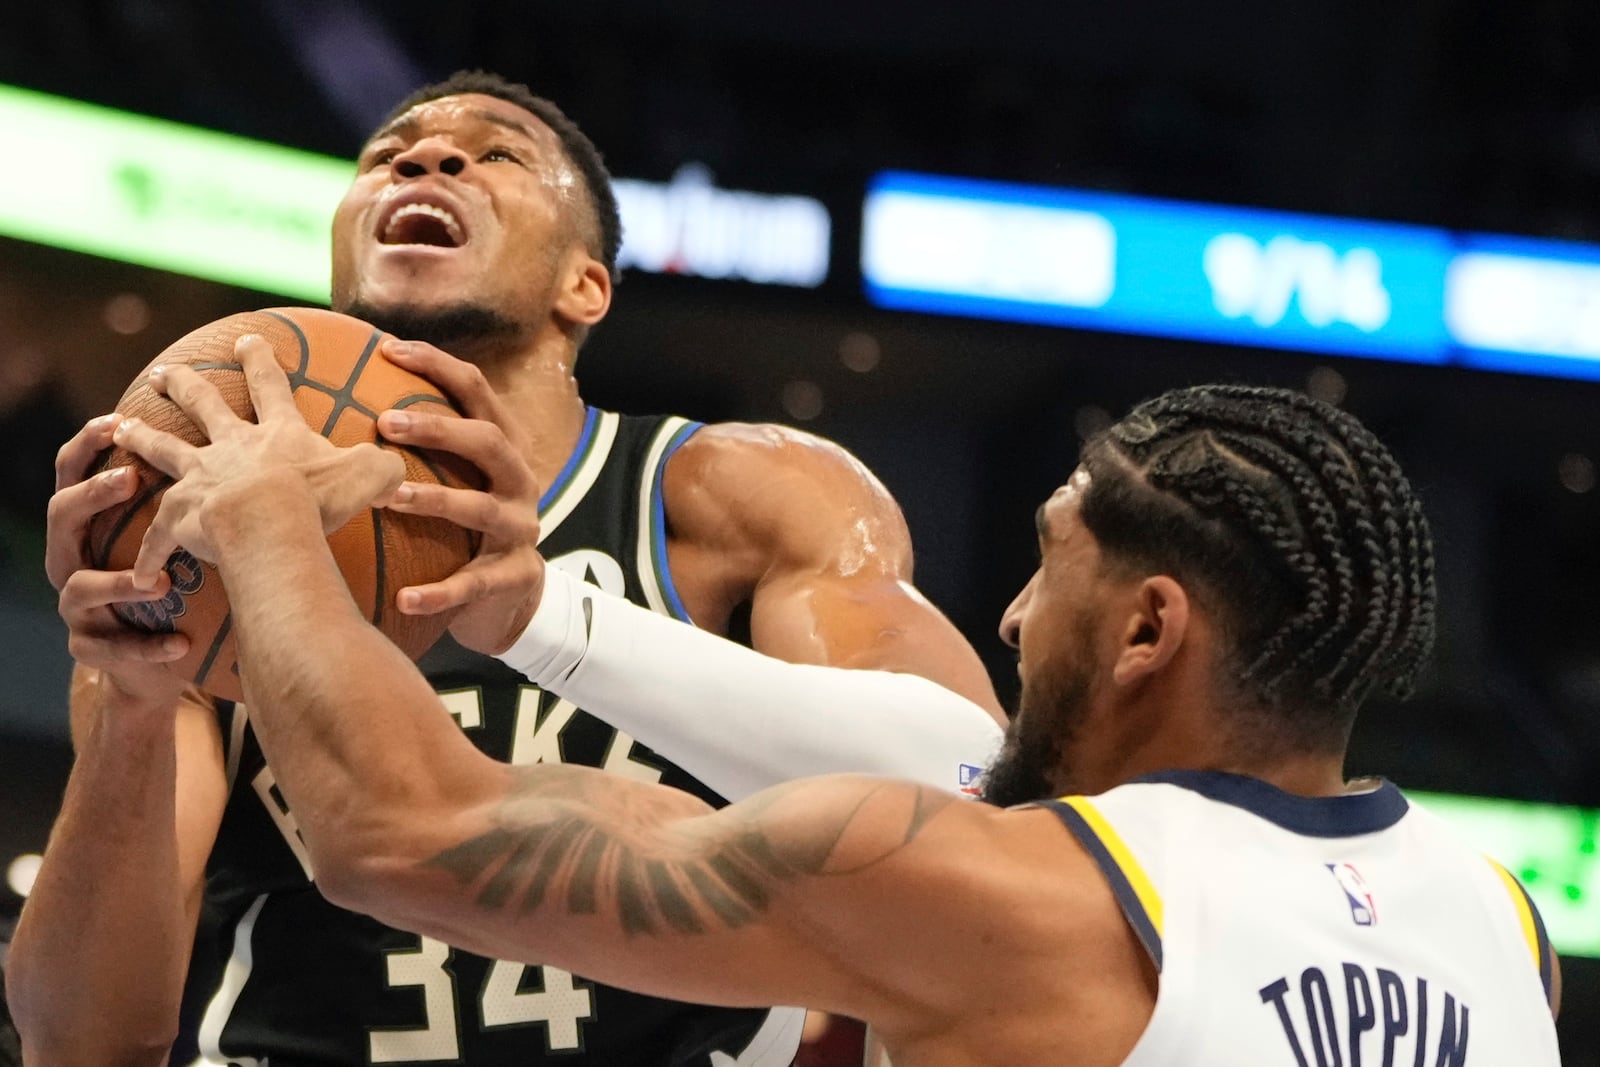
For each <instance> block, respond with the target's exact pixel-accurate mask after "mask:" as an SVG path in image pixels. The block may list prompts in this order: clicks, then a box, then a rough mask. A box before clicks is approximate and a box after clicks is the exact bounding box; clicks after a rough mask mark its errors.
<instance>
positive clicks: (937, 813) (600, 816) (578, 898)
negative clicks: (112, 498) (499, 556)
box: [205, 481, 1015, 1025]
mask: <svg viewBox="0 0 1600 1067" xmlns="http://www.w3.org/2000/svg"><path fill="white" fill-rule="evenodd" d="M205 511H206V514H207V516H208V518H207V520H206V526H207V536H208V538H210V539H211V540H212V543H213V544H214V545H215V548H216V551H217V553H218V559H217V563H218V567H219V570H220V571H221V573H222V576H223V580H224V582H225V583H226V584H227V587H228V593H229V598H230V601H231V603H232V606H233V611H234V623H235V626H236V627H237V631H236V632H237V634H238V640H239V641H240V651H241V656H240V661H241V664H242V667H243V681H244V687H245V692H246V694H247V696H248V697H249V699H250V702H251V706H252V709H253V712H254V722H255V726H256V729H257V732H258V735H259V737H260V740H261V743H262V747H263V749H264V750H265V752H266V754H267V758H268V759H269V760H270V761H271V763H272V765H273V767H274V768H275V769H276V771H277V774H278V781H279V784H280V786H281V788H282V789H283V790H284V793H285V795H286V796H287V798H288V799H289V802H290V803H291V804H293V805H294V808H295V811H296V816H297V818H298V820H299V822H300V828H301V831H302V833H303V834H304V837H305V840H306V844H307V847H308V849H309V850H310V852H311V858H312V863H313V865H314V866H315V867H316V869H317V871H318V873H319V886H320V887H321V889H322V891H323V893H324V894H326V895H327V896H328V897H329V898H330V899H331V900H333V901H335V902H336V903H339V904H341V905H343V906H345V907H349V908H352V909H354V910H358V911H364V912H368V913H370V914H372V915H374V916H376V917H377V918H379V919H381V920H383V921H385V922H387V923H390V924H392V925H396V926H399V927H402V928H407V929H415V930H418V931H421V932H423V933H426V934H428V935H430V936H433V937H437V938H439V939H441V940H444V941H447V942H448V943H451V944H455V945H458V946H460V947H463V948H466V949H468V950H471V951H475V952H480V953H484V954H488V955H491V956H495V957H498V958H509V959H522V960H526V961H532V962H544V963H551V964H554V965H556V966H560V967H563V968H567V969H570V970H573V971H575V972H578V973H582V974H584V975H587V976H589V977H592V978H595V979H597V980H600V981H605V982H610V983H616V984H621V985H624V986H626V987H628V988H634V989H639V990H642V991H646V992H653V993H657V994H662V995H668V996H673V997H678V998H682V999H690V1000H696V1001H702V1002H713V1003H722V1004H735V1005H764V1004H770V1003H807V1004H814V1005H818V1006H821V1007H826V1008H830V1009H832V1010H837V1011H844V1012H849V1013H851V1014H855V1015H858V1016H863V1017H866V1018H870V1019H874V1020H875V1021H887V1022H889V1023H891V1025H905V1021H904V1019H903V1018H902V1015H903V1014H905V1013H911V1014H915V1013H920V1012H923V1011H927V1010H929V1008H928V1007H927V1005H928V1003H929V1002H930V1001H936V1002H939V1003H942V1004H945V1005H952V1004H955V1003H958V1002H959V1000H960V998H961V997H962V996H966V995H968V994H969V992H970V991H966V992H959V993H958V990H957V987H958V986H961V985H963V984H964V982H963V980H962V979H961V975H963V974H965V973H966V972H965V970H964V969H963V968H959V967H939V966H934V965H932V964H931V963H929V961H928V960H927V959H925V957H927V956H929V955H930V954H933V955H936V956H939V957H943V956H950V957H952V958H954V957H959V955H960V954H961V953H962V952H968V953H982V952H988V951H993V949H992V948H985V947H983V946H981V945H980V940H981V939H982V938H983V937H984V936H992V931H990V932H989V933H988V934H987V935H986V934H985V930H984V927H983V924H979V923H973V922H971V921H970V920H971V917H972V916H973V915H977V914H982V913H984V912H986V911H989V910H991V909H995V908H998V907H999V906H1000V905H999V904H998V903H997V900H998V899H999V896H1000V890H999V889H998V888H997V887H998V886H999V885H1000V884H1001V878H1002V874H1001V873H1000V872H1001V871H1002V870H1003V869H1009V868H1011V867H1012V866H1014V865H1015V861H1014V860H1013V858H1012V857H1010V856H1009V855H1006V856H1005V857H1004V862H997V861H996V860H995V859H994V858H993V857H989V858H988V859H987V861H986V859H985V856H984V853H983V851H981V850H983V849H994V848H996V847H997V846H996V839H995V838H993V837H990V836H988V835H986V834H985V833H984V829H983V828H984V826H986V825H987V823H988V822H989V821H991V820H995V819H1003V818H1006V817H1007V816H1004V815H1002V814H1001V813H998V812H996V811H994V810H993V809H989V808H986V807H983V806H980V805H970V804H964V803H960V802H959V801H958V800H957V799H956V798H954V797H952V796H950V795H949V794H947V793H944V792H941V791H938V790H934V789H930V788H927V787H919V786H916V785H912V784H909V783H899V782H889V781H883V780H878V779H864V778H832V779H818V780H813V781H808V782H802V783H791V784H789V785H786V786H780V787H778V788H776V789H773V790H769V791H767V792H765V793H762V794H760V795H759V796H757V797H754V798H751V799H749V800H747V801H743V802H741V803H739V804H736V805H733V806H731V807H729V808H726V809H724V810H722V811H720V812H712V811H711V810H710V809H709V808H708V807H707V806H706V805H704V804H703V803H701V802H700V801H698V800H697V799H695V798H693V797H690V796H688V795H687V794H684V793H681V792H679V791H676V790H672V789H668V788H665V787H661V786H656V785H647V784H644V783H639V782H633V781H629V780H624V779H619V778H618V777H617V776H614V775H606V774H604V773H603V772H599V771H595V770H591V769H588V768H579V767H569V766H562V765H538V766H534V767H511V766H506V765H504V764H500V763H497V762H495V761H492V760H489V759H487V758H486V757H484V756H482V755H481V754H480V753H479V752H478V751H477V750H476V749H475V748H474V747H473V746H472V745H471V744H470V742H468V741H467V740H466V739H465V737H464V736H463V735H462V734H461V731H460V730H459V728H457V727H456V726H455V725H454V723H453V721H452V720H451V719H450V717H449V716H448V715H447V714H445V713H444V711H443V709H442V707H441V706H440V704H439V702H438V698H437V696H436V695H435V694H434V693H433V691H432V690H431V688H430V687H429V686H428V684H427V682H426V680H425V679H423V677H422V676H421V675H420V674H419V673H418V672H417V671H416V669H415V667H414V666H413V665H411V664H410V663H409V662H408V661H407V660H406V658H405V657H404V655H403V654H402V653H400V652H399V651H398V650H397V649H396V648H395V647H394V646H393V644H392V643H390V642H388V641H387V640H385V639H384V638H383V637H382V636H381V635H380V634H379V633H378V632H377V631H376V630H374V629H373V628H372V627H371V626H370V624H368V623H367V622H366V621H365V620H364V619H363V618H362V617H361V615H360V614H359V612H358V610H357V608H356V606H355V604H354V603H353V601H351V600H350V598H349V597H348V595H347V594H346V593H345V592H344V584H343V581H342V579H341V578H340V576H339V573H338V571H337V569H336V568H335V566H334V564H333V562H332V559H331V557H330V556H329V555H328V552H327V549H326V547H325V544H324V542H323V539H322V536H321V532H320V527H319V524H318V522H317V511H316V507H315V505H314V503H312V502H311V501H310V500H309V498H308V496H307V495H305V494H304V493H303V492H298V493H297V492H296V487H294V486H292V485H289V484H286V483H284V482H263V481H256V482H254V483H252V485H251V488H250V490H249V491H248V492H247V493H243V494H240V495H234V494H230V493H226V492H221V493H216V494H213V496H212V499H211V502H210V503H209V504H208V505H207V506H206V509H205ZM311 613H316V615H317V618H318V626H319V633H320V634H321V635H322V638H323V639H322V640H319V641H318V642H317V643H316V646H315V648H308V647H307V646H306V644H305V642H303V641H302V640H300V639H299V635H300V633H301V629H302V623H301V620H303V619H304V618H306V617H308V615H309V614H311ZM1012 817H1013V818H1015V816H1012ZM935 830H937V831H938V832H937V833H934V831H935ZM925 838H926V839H925ZM957 857H959V862H957ZM906 879H911V880H912V884H916V883H917V882H918V881H919V880H920V883H921V884H918V885H917V887H916V889H915V890H914V891H909V890H908V889H907V888H906ZM919 925H922V926H923V927H924V928H928V929H933V928H936V929H939V930H940V931H941V937H940V938H939V939H938V944H937V945H932V946H930V945H927V944H921V945H919V944H917V943H916V938H915V937H913V936H912V934H913V931H914V930H915V929H917V927H918V926H919ZM923 940H924V942H926V939H923ZM925 963H927V964H929V965H930V966H932V969H933V971H934V972H935V974H933V975H930V974H929V973H928V971H927V969H926V968H925V967H924V966H922V964H925ZM897 975H898V977H896V976H897Z"/></svg>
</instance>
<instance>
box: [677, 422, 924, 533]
mask: <svg viewBox="0 0 1600 1067" xmlns="http://www.w3.org/2000/svg"><path fill="white" fill-rule="evenodd" d="M663 492H664V494H665V498H666V506H667V511H668V514H669V517H670V519H671V521H672V525H673V529H674V535H675V536H678V537H683V538H687V539H689V540H694V541H706V540H710V541H717V542H723V541H732V542H740V543H750V542H754V543H756V544H759V545H761V546H763V547H765V548H767V549H769V550H782V549H783V548H784V547H785V546H788V547H790V548H794V549H796V550H800V551H802V552H805V553H806V554H809V550H810V549H815V548H816V547H818V546H817V545H816V544H815V542H816V541H818V540H819V539H820V540H821V541H824V542H827V543H830V544H831V543H834V542H836V541H837V540H838V539H839V538H841V537H843V538H846V539H851V540H870V541H871V542H872V545H873V546H874V548H875V549H876V550H878V551H882V550H884V549H888V550H890V551H891V552H895V553H900V552H904V551H907V550H908V545H909V534H908V532H907V531H906V527H905V520H904V518H903V517H902V516H901V514H900V508H899V505H897V504H896V503H895V500H894V497H893V496H892V495H890V493H889V490H888V489H887V488H886V487H885V486H884V484H883V483H882V482H881V481H879V480H878V478H877V477H876V476H875V475H874V474H873V473H872V471H871V470H869V469H868V468H867V466H866V465H865V464H864V463H862V462H861V461H860V460H859V459H857V458H856V457H855V456H854V455H852V454H851V453H850V452H849V451H848V450H847V449H845V448H844V447H842V446H841V445H839V444H837V443H835V442H833V441H829V440H828V439H826V438H823V437H818V436H817V435H815V434H811V433H806V432H805V431H803V430H797V429H794V428H792V427H788V426H780V425H776V424H773V423H746V422H724V423H713V424H709V425H707V426H704V427H702V428H701V429H700V430H698V431H697V432H696V433H695V434H694V435H693V436H691V437H690V438H689V439H688V440H686V441H685V442H684V443H683V445H682V447H680V448H679V449H678V450H677V452H675V453H673V455H672V458H671V459H670V460H669V462H668V464H667V469H666V471H665V473H664V475H663Z"/></svg>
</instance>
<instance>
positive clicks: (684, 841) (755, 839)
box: [424, 765, 954, 936]
mask: <svg viewBox="0 0 1600 1067" xmlns="http://www.w3.org/2000/svg"><path fill="white" fill-rule="evenodd" d="M574 771H577V772H578V773H576V774H575V773H572V772H574ZM806 788H808V786H806V784H804V783H793V784H791V785H789V786H785V787H780V788H779V789H775V790H771V791H769V792H768V793H766V794H763V795H762V797H760V798H759V799H757V800H755V801H753V802H750V801H747V802H746V803H745V804H744V805H743V807H742V808H741V817H740V819H739V821H738V822H737V823H733V824H730V823H727V822H721V823H720V824H718V827H717V829H716V830H715V831H711V832H705V831H703V830H702V831H701V832H699V833H698V835H697V834H695V833H693V832H691V831H687V830H682V829H677V828H667V829H665V830H663V829H662V824H663V822H664V821H665V820H664V818H663V815H662V813H661V811H660V808H659V801H658V800H657V798H656V797H654V796H646V797H641V796H640V795H639V794H637V793H633V792H631V791H626V790H619V789H618V788H617V787H616V783H615V780H614V779H610V778H607V777H603V776H601V775H598V774H596V773H595V772H593V771H589V770H586V769H579V768H566V767H552V766H548V765H546V766H540V767H538V768H526V769H522V770H521V771H520V773H519V774H518V777H517V778H516V781H515V784H514V786H513V789H512V794H511V795H510V796H509V797H507V798H506V800H505V801H504V802H503V803H502V804H501V807H500V810H499V813H498V815H497V822H498V823H499V825H498V826H496V827H494V828H493V829H491V830H488V831H486V832H485V833H482V834H479V835H478V836H476V837H473V838H471V839H469V840H466V841H463V842H462V843H461V844H459V845H457V846H455V847H454V848H450V849H447V850H446V851H444V852H441V853H440V854H439V855H437V856H435V857H433V858H432V859H431V860H428V861H427V862H426V863H425V864H424V866H426V867H429V868H433V869H437V870H442V871H445V872H446V873H448V874H450V875H451V876H452V877H454V878H455V879H456V880H457V881H458V882H460V883H461V884H463V885H467V886H473V887H476V890H477V892H476V895H475V897H474V900H475V902H476V903H477V905H478V907H480V908H482V909H484V910H486V911H503V910H507V909H512V910H514V911H515V912H516V913H518V914H526V913H528V912H531V911H534V910H536V909H538V908H539V907H541V906H544V905H546V904H547V903H548V904H549V905H551V906H558V907H561V908H562V909H563V910H565V911H566V912H569V913H572V914H577V915H593V914H597V913H599V912H600V911H602V910H603V909H604V908H606V907H607V906H608V905H611V906H614V907H615V909H616V913H617V916H618V920H619V922H620V923H621V926H622V929H623V931H624V933H626V934H628V935H630V936H632V935H634V934H641V935H646V936H653V935H657V934H661V933H663V932H666V931H672V932H675V933H679V934H704V933H709V932H713V931H715V930H718V929H734V928H737V927H740V926H743V925H744V924H745V923H747V922H749V921H750V920H751V919H753V918H754V917H755V916H756V915H758V914H759V913H761V912H763V911H765V910H766V908H767V907H768V906H769V904H770V903H771V898H772V890H773V889H774V887H776V886H778V885H779V884H781V883H785V882H789V881H792V880H794V879H796V878H800V877H805V876H835V875H841V874H850V873H854V872H856V871H860V870H864V869H866V868H868V867H871V866H873V865H875V864H877V863H880V862H882V861H883V860H884V859H887V858H888V857H889V856H891V855H893V854H894V853H896V852H898V851H899V850H900V849H902V848H904V847H905V846H906V845H908V844H909V843H910V842H911V841H912V840H913V839H915V838H916V836H917V835H918V834H919V833H920V832H921V831H922V829H923V827H925V826H926V825H927V823H928V821H929V820H930V819H931V818H932V817H933V816H934V815H936V814H937V813H938V812H939V811H941V810H943V808H944V807H945V806H946V805H947V804H949V803H951V802H953V800H954V798H953V797H951V796H950V795H949V794H947V793H944V792H942V791H940V790H936V789H929V788H922V787H914V786H910V785H905V784H898V783H889V782H882V783H874V782H863V783H862V784H861V786H860V793H859V795H858V796H856V797H854V798H853V800H852V801H850V802H848V803H838V801H837V800H835V801H834V802H833V805H831V806H828V807H826V808H825V809H819V810H816V811H812V812H809V813H808V817H806V818H804V819H792V818H791V819H785V820H783V821H782V822H781V823H780V822H779V821H778V820H775V819H774V818H772V815H773V812H774V809H775V808H777V807H778V806H780V805H787V806H789V810H793V806H794V805H803V804H804V803H805V799H804V796H803V795H800V796H797V795H796V793H797V791H799V790H804V789H806ZM835 808H836V810H835ZM869 809H870V810H871V813H872V818H873V819H874V820H888V822H887V823H886V825H891V826H892V827H893V832H892V833H890V834H883V833H882V832H881V831H874V834H875V836H878V837H881V838H882V840H883V841H884V842H885V844H883V845H881V846H877V847H875V848H873V849H869V850H868V854H867V855H866V856H864V857H858V858H856V859H855V860H853V861H852V862H851V864H850V865H849V867H848V868H846V867H844V866H842V865H841V864H840V863H839V861H838V860H837V859H836V858H834V851H835V848H836V847H837V846H838V844H839V842H840V841H841V840H842V839H843V838H844V837H845V835H846V834H847V833H848V832H849V831H850V830H851V828H852V827H858V828H859V827H860V826H861V825H862V823H861V820H862V819H863V816H864V813H865V812H867V811H868V810H869Z"/></svg>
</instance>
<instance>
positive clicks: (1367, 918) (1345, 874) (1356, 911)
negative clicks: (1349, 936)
mask: <svg viewBox="0 0 1600 1067" xmlns="http://www.w3.org/2000/svg"><path fill="white" fill-rule="evenodd" d="M1324 866H1326V867H1327V868H1328V870H1329V871H1330V872H1331V873H1332V874H1333V880H1334V881H1336V882H1338V883H1339V888H1340V889H1343V890H1344V896H1345V899H1346V900H1347V901H1349V902H1350V921H1351V922H1353V923H1355V924H1356V925H1357V926H1372V925H1374V924H1375V923H1377V921H1378V907H1377V905H1376V904H1374V903H1373V902H1372V891H1371V890H1369V889H1368V888H1367V882H1366V879H1364V878H1362V877H1361V872H1360V871H1358V870H1356V869H1355V868H1354V867H1352V866H1351V865H1350V864H1348V863H1329V864H1325V865H1324Z"/></svg>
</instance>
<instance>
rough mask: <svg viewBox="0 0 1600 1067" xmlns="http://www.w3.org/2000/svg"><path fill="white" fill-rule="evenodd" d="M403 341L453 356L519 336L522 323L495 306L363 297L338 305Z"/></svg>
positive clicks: (464, 354)
mask: <svg viewBox="0 0 1600 1067" xmlns="http://www.w3.org/2000/svg"><path fill="white" fill-rule="evenodd" d="M335 310H337V311H341V312H343V313H344V314H346V315H352V316H354V317H355V318H358V319H361V320H362V321H364V322H368V323H370V324H372V325H373V326H376V327H377V328H378V329H380V330H382V331H384V332H385V333H390V334H393V335H394V336H395V337H398V338H399V339H400V340H402V341H426V342H427V343H428V344H430V345H433V346H434V347H435V348H439V349H443V350H444V351H446V352H449V353H450V354H451V355H453V356H458V357H461V358H465V356H466V354H467V353H469V352H472V351H473V350H475V349H478V348H481V347H483V346H484V345H486V344H489V343H492V342H495V341H503V340H506V339H509V338H512V337H515V336H517V334H518V333H520V332H521V330H522V327H520V326H519V325H518V324H517V323H515V322H513V321H512V320H511V319H509V318H507V317H506V316H504V315H502V314H500V312H498V311H495V310H494V309H493V308H487V307H481V306H478V305H475V304H455V305H451V306H448V307H442V308H413V307H387V308H380V307H374V306H373V305H371V304H368V303H366V302H364V301H362V300H354V301H352V302H351V303H350V304H349V306H347V307H342V308H336V309H335Z"/></svg>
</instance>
